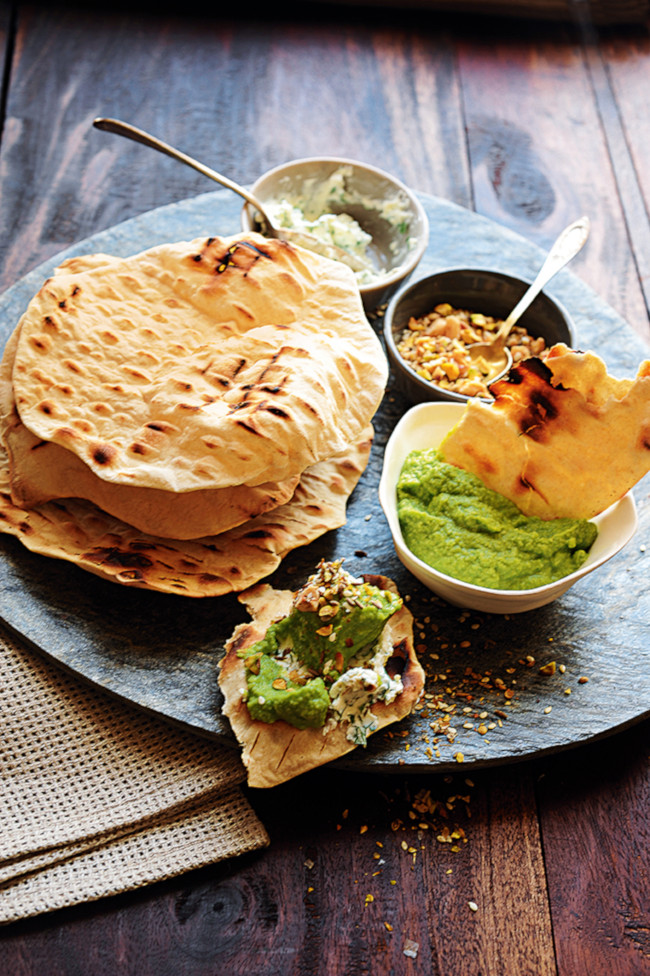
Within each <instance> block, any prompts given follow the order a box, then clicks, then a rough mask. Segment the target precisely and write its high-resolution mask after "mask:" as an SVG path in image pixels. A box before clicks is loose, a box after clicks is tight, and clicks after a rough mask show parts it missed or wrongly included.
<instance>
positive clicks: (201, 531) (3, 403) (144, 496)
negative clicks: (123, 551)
mask: <svg viewBox="0 0 650 976" xmlns="http://www.w3.org/2000/svg"><path fill="white" fill-rule="evenodd" d="M18 334H19V331H18V329H16V330H15V331H14V333H13V335H12V336H11V337H10V339H9V341H8V342H7V345H6V347H5V351H4V355H3V358H2V361H1V363H0V437H2V440H3V441H4V445H5V448H6V450H7V454H8V457H9V469H10V490H11V498H12V501H13V503H14V504H15V505H16V506H17V507H18V508H34V507H35V506H37V505H42V504H43V503H44V502H49V501H52V500H53V499H62V498H71V497H74V498H83V499H86V500H87V501H90V502H93V504H95V505H97V506H98V507H99V508H101V509H103V510H104V511H105V512H108V514H109V515H113V516H114V517H115V518H117V519H120V520H121V521H123V522H128V523H129V525H132V526H134V527H135V528H136V529H138V530H140V531H141V532H144V533H147V534H148V535H156V536H163V537H166V538H172V539H180V540H183V539H197V538H200V537H202V536H205V535H216V534H220V533H222V532H226V531H227V530H228V529H232V528H234V527H235V526H238V525H242V524H243V523H244V522H246V521H248V519H250V518H253V517H254V516H257V515H261V514H263V513H264V512H268V511H270V510H271V509H273V508H277V507H278V506H279V505H283V504H284V503H285V502H288V501H289V500H290V498H291V497H292V495H293V493H294V491H295V489H296V486H297V484H298V481H299V480H300V476H299V475H295V476H294V477H293V478H290V479H288V480H287V481H284V482H273V481H269V482H266V483H265V484H261V485H255V486H250V485H234V486H231V487H227V488H215V489H210V488H199V489H197V490H196V491H187V492H172V491H164V490H162V489H160V488H142V487H138V486H137V485H121V484H114V483H113V482H110V481H105V480H104V479H103V478H98V477H97V475H96V474H95V473H94V472H93V471H92V469H91V468H89V467H88V466H87V465H86V464H84V462H83V461H82V460H81V458H80V457H79V456H78V455H77V454H75V453H74V452H72V451H68V450H66V448H64V447H61V446H60V445H59V444H54V443H52V442H51V441H44V440H41V439H40V438H39V437H37V436H36V435H35V434H33V433H32V432H31V431H30V430H28V429H27V427H25V425H24V424H23V422H22V421H21V419H20V416H19V414H18V411H17V409H16V403H15V398H14V392H13V385H12V380H11V377H12V373H13V361H14V356H15V349H16V345H17V342H18Z"/></svg>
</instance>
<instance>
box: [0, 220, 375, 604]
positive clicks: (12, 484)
mask: <svg viewBox="0 0 650 976" xmlns="http://www.w3.org/2000/svg"><path fill="white" fill-rule="evenodd" d="M386 379H387V366H386V361H385V357H384V354H383V351H382V349H381V346H380V343H379V340H378V339H377V337H376V335H375V333H374V331H373V330H372V328H371V326H370V325H369V323H368V321H367V319H366V317H365V315H364V312H363V307H362V304H361V299H360V296H359V293H358V288H357V285H356V282H355V280H354V275H353V273H352V272H351V271H350V270H349V269H348V268H346V267H345V266H344V265H341V264H339V263H337V262H333V261H330V260H327V259H326V258H323V257H320V256H319V255H317V254H314V253H313V252H310V251H305V250H303V249H300V248H296V247H292V246H291V245H288V244H286V243H284V242H280V241H275V240H268V239H267V238H264V237H262V236H260V235H256V234H245V235H236V236H234V237H229V238H219V237H214V238H209V239H201V240H195V241H191V242H184V243H179V244H168V245H162V246H159V247H156V248H153V249H151V250H148V251H145V252H143V253H141V254H138V255H136V256H134V257H131V258H125V259H122V258H114V257H111V256H109V255H104V254H99V255H92V256H88V257H79V258H72V259H70V260H68V261H66V262H65V263H64V264H63V265H62V266H61V267H60V268H58V269H57V271H56V272H55V274H54V275H53V276H52V277H51V278H50V279H48V280H47V281H46V282H45V283H44V285H43V287H42V288H41V290H40V291H39V292H38V294H37V295H36V296H35V297H34V298H33V299H32V301H31V302H30V304H29V306H28V308H27V310H26V312H25V314H24V315H23V316H22V318H21V320H20V322H19V323H18V325H17V327H16V329H15V331H14V332H13V334H12V336H11V338H10V339H9V341H8V343H7V345H6V347H5V352H4V357H3V360H2V364H1V368H0V433H1V437H2V445H3V447H4V451H3V452H2V457H1V458H0V529H1V530H2V531H4V532H8V533H12V534H14V535H16V536H18V537H19V538H20V539H21V541H22V542H23V543H24V544H25V545H26V546H27V547H29V548H30V549H32V550H33V551H36V552H40V553H43V554H46V555H49V556H53V557H57V558H62V559H67V560H70V561H72V562H74V563H76V564H78V565H80V566H82V567H83V568H85V569H87V570H89V571H91V572H93V573H96V574H98V575H101V576H105V577H107V578H110V579H113V580H115V581H117V582H119V583H125V584H128V585H131V586H141V587H146V588H150V589H156V590H161V591H164V592H173V593H181V594H185V595H188V596H214V595H219V594H222V593H226V592H230V591H240V590H242V589H244V588H245V587H248V586H250V585H252V584H253V583H255V582H257V581H258V580H260V579H262V578H263V577H264V576H266V575H268V574H269V573H271V572H272V571H273V570H274V569H275V568H276V567H277V565H278V564H279V562H280V561H281V559H282V558H283V557H284V556H285V555H286V554H287V553H288V552H289V551H291V550H292V549H294V548H296V547H297V546H301V545H304V544H306V543H308V542H310V541H312V540H313V539H315V538H317V537H318V536H319V535H321V534H322V533H324V532H326V531H328V530H329V529H332V528H335V527H337V526H339V525H341V524H343V523H344V522H345V509H346V503H347V500H348V497H349V495H350V494H351V492H352V490H353V488H354V486H355V485H356V483H357V481H358V479H359V477H360V476H361V474H362V472H363V470H364V468H365V466H366V464H367V461H368V456H369V451H370V446H371V442H372V426H371V423H370V421H371V419H372V417H373V415H374V413H375V411H376V410H377V407H378V406H379V403H380V401H381V397H382V395H383V391H384V388H385V384H386Z"/></svg>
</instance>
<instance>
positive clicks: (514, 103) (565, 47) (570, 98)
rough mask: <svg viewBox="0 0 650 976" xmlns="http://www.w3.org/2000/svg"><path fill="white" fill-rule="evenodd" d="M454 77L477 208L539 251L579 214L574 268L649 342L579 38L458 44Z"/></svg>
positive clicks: (539, 35) (554, 35)
mask: <svg viewBox="0 0 650 976" xmlns="http://www.w3.org/2000/svg"><path fill="white" fill-rule="evenodd" d="M592 69H593V65H592ZM460 72H461V78H462V87H463V95H464V104H465V106H466V125H467V130H468V143H469V153H470V159H471V165H472V176H473V182H474V187H475V206H476V209H477V210H478V211H479V212H480V213H483V214H485V215H486V216H489V217H492V218H493V219H495V220H498V221H499V222H501V223H505V224H506V225H507V226H510V227H512V228H513V229H516V230H518V231H519V232H520V233H521V234H523V235H524V236H526V237H528V238H529V239H531V240H534V241H536V242H537V243H538V244H540V246H543V247H547V246H549V245H550V244H551V243H552V241H553V240H554V238H555V236H556V235H557V234H558V233H559V232H560V230H562V228H563V227H565V226H566V225H567V224H569V223H570V222H571V221H572V220H573V219H575V218H576V217H577V216H579V215H580V214H582V213H586V214H587V215H588V216H589V217H590V219H591V221H592V230H591V235H590V240H589V241H588V243H587V246H586V247H585V248H584V250H583V251H582V253H581V254H579V255H578V257H577V258H576V259H575V261H574V262H573V263H572V270H573V271H574V272H575V273H576V274H578V275H579V276H580V277H581V278H582V279H583V280H584V281H585V282H586V283H587V284H589V285H591V287H592V288H594V290H596V291H597V292H598V293H599V294H600V295H601V297H602V298H604V300H605V301H607V302H608V303H609V304H610V305H611V306H612V307H613V308H615V309H616V311H617V312H618V313H619V314H620V315H621V316H623V318H625V319H626V320H627V321H628V322H629V323H630V324H631V325H632V326H633V328H635V329H636V330H637V331H638V332H639V334H641V335H642V336H643V337H644V338H646V339H647V338H650V329H649V328H648V324H647V314H646V311H645V301H644V295H643V291H642V289H641V288H640V287H639V280H638V277H637V268H636V264H635V260H634V257H633V255H632V252H631V250H630V247H629V241H628V233H627V228H626V223H625V221H622V220H621V217H620V202H619V196H618V186H617V182H616V179H615V177H614V174H613V172H612V170H611V167H610V162H609V159H610V148H609V144H610V140H614V141H615V133H613V132H612V131H611V126H610V127H604V125H603V119H602V114H601V112H600V110H599V102H598V101H594V99H593V98H592V87H591V86H592V78H591V72H590V70H588V67H587V65H585V61H584V55H583V49H582V46H581V44H580V42H579V39H577V38H576V36H575V35H574V34H573V32H571V31H568V30H567V31H552V32H551V31H549V32H548V33H546V32H544V31H536V32H535V34H534V36H533V33H532V32H531V35H530V39H529V44H527V45H521V44H518V43H516V42H515V41H514V40H513V39H512V38H507V39H501V38H500V37H499V36H498V35H496V34H495V33H490V32H488V33H487V36H484V37H483V38H482V39H481V40H480V41H477V40H474V39H472V40H464V41H463V42H462V43H461V44H460ZM608 94H609V92H608ZM602 99H605V94H604V93H603V94H602Z"/></svg>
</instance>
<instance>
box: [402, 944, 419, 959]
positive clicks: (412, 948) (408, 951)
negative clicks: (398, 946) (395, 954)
mask: <svg viewBox="0 0 650 976" xmlns="http://www.w3.org/2000/svg"><path fill="white" fill-rule="evenodd" d="M419 948H420V943H419V942H413V941H412V940H411V939H406V940H405V942H404V949H403V950H402V951H403V952H404V955H405V956H408V957H409V959H415V958H416V957H417V954H418V951H419Z"/></svg>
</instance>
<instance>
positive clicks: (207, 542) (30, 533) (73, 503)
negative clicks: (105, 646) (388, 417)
mask: <svg viewBox="0 0 650 976" xmlns="http://www.w3.org/2000/svg"><path fill="white" fill-rule="evenodd" d="M371 443H372V427H367V428H366V430H365V431H363V432H362V436H360V437H359V438H358V439H357V440H356V441H355V442H354V444H352V445H350V446H349V447H348V448H347V449H346V450H345V451H342V452H340V453H339V454H338V455H336V456H335V457H332V458H329V459H328V460H326V461H320V462H319V463H318V464H315V465H313V466H311V467H310V468H308V469H306V470H305V471H304V472H303V474H302V476H301V478H300V482H299V484H298V487H297V488H296V491H295V492H294V495H293V497H292V498H291V500H290V501H289V502H287V503H286V504H284V505H280V506H279V507H278V508H275V509H273V510H272V511H271V512H268V513H266V514H264V515H262V516H259V517H258V518H254V519H249V520H248V521H247V522H245V523H244V524H243V525H240V526H238V527H237V528H235V529H231V530H229V531H228V532H223V533H221V534H220V535H216V536H208V537H205V538H202V539H193V540H186V541H179V540H174V539H163V538H160V537H157V536H153V535H146V534H144V533H142V532H140V531H138V530H137V529H135V528H134V527H133V526H132V525H129V524H127V523H125V522H122V521H120V520H119V519H116V518H113V517H112V516H110V515H108V514H107V513H106V512H103V511H102V510H101V509H99V508H97V506H95V505H93V504H92V503H91V502H87V501H83V500H79V499H74V498H73V499H62V500H60V501H56V502H48V503H46V504H44V505H41V506H38V507H35V508H32V509H29V510H25V509H22V508H19V507H18V506H16V505H15V504H14V503H13V502H12V499H11V491H10V483H9V465H8V459H7V455H6V452H5V451H3V450H0V532H4V533H6V534H10V535H14V536H16V537H17V538H18V539H19V540H20V541H21V542H22V543H23V545H24V546H25V547H26V548H27V549H30V550H31V551H32V552H36V553H40V554H42V555H45V556H50V557H53V558H56V559H63V560H66V561H68V562H72V563H75V564H76V565H77V566H79V567H81V568H82V569H85V570H87V571H88V572H91V573H94V574H96V575H98V576H101V577H103V578H105V579H108V580H112V581H114V582H117V583H122V584H124V585H127V586H131V587H136V588H141V589H150V590H157V591H160V592H163V593H176V594H179V595H182V596H189V597H207V596H221V595H223V594H225V593H232V592H240V591H241V590H244V589H246V588H247V587H250V586H252V585H253V584H254V583H256V582H258V581H259V580H261V579H263V578H264V577H265V576H268V575H269V574H270V573H272V572H273V571H274V570H275V569H276V568H277V567H278V565H279V564H280V562H281V560H282V559H283V558H284V557H285V556H286V555H287V554H288V553H289V552H291V551H292V550H294V549H296V548H298V547H299V546H304V545H307V543H309V542H312V541H313V540H314V539H317V538H318V537H319V536H321V535H323V534H324V533H325V532H327V531H329V530H330V529H335V528H338V527H339V526H341V525H343V524H344V523H345V520H346V504H347V501H348V498H349V496H350V494H351V493H352V491H353V489H354V487H355V485H356V484H357V482H358V480H359V478H360V477H361V474H362V473H363V471H364V469H365V467H366V465H367V463H368V457H369V454H370V447H371Z"/></svg>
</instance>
